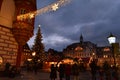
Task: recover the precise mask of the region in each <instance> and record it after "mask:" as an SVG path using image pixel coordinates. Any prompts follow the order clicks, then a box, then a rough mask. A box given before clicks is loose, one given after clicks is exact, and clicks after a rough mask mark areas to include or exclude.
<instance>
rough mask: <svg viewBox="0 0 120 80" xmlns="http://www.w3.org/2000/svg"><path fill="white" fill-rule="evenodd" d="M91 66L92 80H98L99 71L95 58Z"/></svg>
mask: <svg viewBox="0 0 120 80" xmlns="http://www.w3.org/2000/svg"><path fill="white" fill-rule="evenodd" d="M89 66H90V68H91V74H92V80H96V73H97V63H96V61H95V60H93V61H92V62H91V63H90V65H89Z"/></svg>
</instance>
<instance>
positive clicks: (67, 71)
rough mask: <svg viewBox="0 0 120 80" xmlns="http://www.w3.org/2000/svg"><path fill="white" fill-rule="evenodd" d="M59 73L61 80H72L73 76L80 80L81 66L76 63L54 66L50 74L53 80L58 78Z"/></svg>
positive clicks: (75, 79)
mask: <svg viewBox="0 0 120 80" xmlns="http://www.w3.org/2000/svg"><path fill="white" fill-rule="evenodd" d="M57 71H58V72H59V78H60V80H63V78H65V79H66V80H70V76H71V75H73V79H74V80H79V66H78V65H77V64H76V63H75V64H73V65H70V64H60V66H59V67H57V66H55V65H54V64H52V65H51V72H50V79H51V80H55V79H56V78H57Z"/></svg>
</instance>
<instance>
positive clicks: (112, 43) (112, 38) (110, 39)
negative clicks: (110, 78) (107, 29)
mask: <svg viewBox="0 0 120 80" xmlns="http://www.w3.org/2000/svg"><path fill="white" fill-rule="evenodd" d="M108 41H109V43H110V44H111V46H112V54H113V60H114V66H116V59H115V53H114V44H115V43H116V37H115V36H114V35H113V34H112V33H110V35H109V37H108Z"/></svg>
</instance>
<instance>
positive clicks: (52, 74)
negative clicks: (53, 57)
mask: <svg viewBox="0 0 120 80" xmlns="http://www.w3.org/2000/svg"><path fill="white" fill-rule="evenodd" d="M56 78H57V67H56V66H54V64H51V67H50V79H51V80H55V79H56Z"/></svg>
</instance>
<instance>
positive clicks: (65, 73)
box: [50, 60, 119, 80]
mask: <svg viewBox="0 0 120 80" xmlns="http://www.w3.org/2000/svg"><path fill="white" fill-rule="evenodd" d="M89 67H90V73H91V79H90V80H119V77H118V68H117V67H116V66H113V67H111V66H110V65H109V63H108V62H107V61H105V62H104V63H103V65H102V66H98V65H97V62H96V61H94V60H93V61H91V63H90V64H89ZM50 69H51V71H50V79H51V80H56V79H57V77H59V79H60V80H63V79H65V80H80V71H81V67H80V65H79V64H77V63H74V64H72V65H70V64H60V65H59V67H58V66H57V65H55V64H52V65H51V68H50ZM57 72H58V73H59V76H57ZM70 76H72V77H73V78H72V79H71V78H70ZM86 76H87V75H86ZM98 78H99V79H98Z"/></svg>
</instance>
